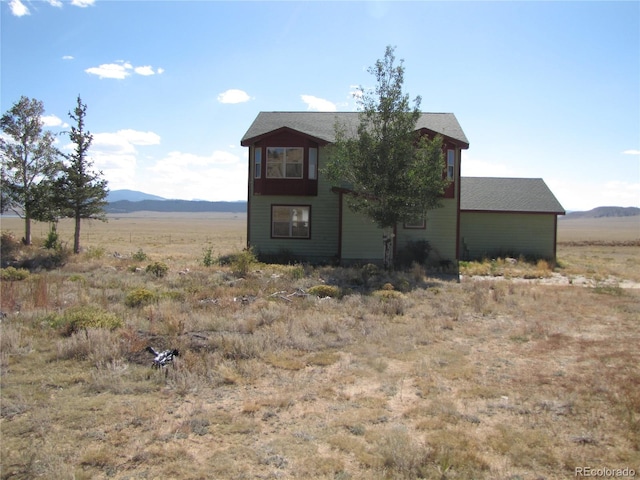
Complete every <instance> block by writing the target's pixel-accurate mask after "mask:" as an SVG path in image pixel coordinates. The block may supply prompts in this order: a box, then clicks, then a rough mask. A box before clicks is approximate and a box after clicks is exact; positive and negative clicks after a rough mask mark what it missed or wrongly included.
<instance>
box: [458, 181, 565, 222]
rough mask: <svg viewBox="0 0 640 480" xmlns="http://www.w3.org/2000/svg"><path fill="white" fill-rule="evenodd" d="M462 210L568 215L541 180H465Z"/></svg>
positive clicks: (462, 193)
mask: <svg viewBox="0 0 640 480" xmlns="http://www.w3.org/2000/svg"><path fill="white" fill-rule="evenodd" d="M460 210H466V211H492V212H522V213H554V214H558V215H564V214H565V211H564V208H562V205H560V202H558V200H557V199H556V197H555V196H554V195H553V193H552V192H551V190H550V189H549V187H547V184H546V183H544V180H542V179H541V178H496V177H462V178H461V184H460Z"/></svg>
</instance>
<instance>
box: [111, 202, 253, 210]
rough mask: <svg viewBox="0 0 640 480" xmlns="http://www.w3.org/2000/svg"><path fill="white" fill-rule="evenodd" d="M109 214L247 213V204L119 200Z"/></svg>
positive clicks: (113, 203)
mask: <svg viewBox="0 0 640 480" xmlns="http://www.w3.org/2000/svg"><path fill="white" fill-rule="evenodd" d="M105 211H106V212H107V213H131V212H141V211H145V212H231V213H245V212H246V211H247V202H205V201H191V202H190V201H188V200H141V201H138V202H131V201H129V200H119V201H117V202H110V203H109V204H108V205H107V206H106V207H105Z"/></svg>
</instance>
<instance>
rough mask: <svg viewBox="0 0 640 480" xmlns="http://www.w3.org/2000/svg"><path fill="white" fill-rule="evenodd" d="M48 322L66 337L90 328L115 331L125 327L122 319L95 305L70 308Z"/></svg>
mask: <svg viewBox="0 0 640 480" xmlns="http://www.w3.org/2000/svg"><path fill="white" fill-rule="evenodd" d="M48 322H49V324H50V325H51V327H53V328H55V329H57V330H60V332H61V333H62V334H63V335H65V336H70V335H72V334H73V333H75V332H77V331H79V330H86V329H89V328H104V329H108V330H114V329H116V328H120V327H122V326H123V321H122V319H121V318H118V317H117V316H116V315H115V314H113V313H111V312H107V311H106V310H103V309H102V308H100V307H97V306H95V305H82V306H78V307H72V308H69V309H68V310H66V311H65V312H64V313H63V314H62V315H53V316H51V317H49V318H48Z"/></svg>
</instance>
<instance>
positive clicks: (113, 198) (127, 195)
mask: <svg viewBox="0 0 640 480" xmlns="http://www.w3.org/2000/svg"><path fill="white" fill-rule="evenodd" d="M120 200H129V201H130V202H139V201H141V200H165V199H164V198H162V197H158V196H157V195H149V194H148V193H143V192H137V191H135V190H112V191H110V192H109V195H107V202H109V203H112V202H119V201H120Z"/></svg>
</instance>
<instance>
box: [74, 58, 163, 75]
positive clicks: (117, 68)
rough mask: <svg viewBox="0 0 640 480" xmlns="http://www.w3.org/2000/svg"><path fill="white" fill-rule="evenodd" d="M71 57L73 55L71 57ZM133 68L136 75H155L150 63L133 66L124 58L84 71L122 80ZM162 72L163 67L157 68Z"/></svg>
mask: <svg viewBox="0 0 640 480" xmlns="http://www.w3.org/2000/svg"><path fill="white" fill-rule="evenodd" d="M71 58H73V57H71ZM131 70H133V71H134V72H135V73H137V74H138V75H142V76H145V77H147V76H150V75H155V73H156V72H154V71H153V67H152V66H151V65H144V66H141V67H134V66H133V65H132V64H131V63H130V62H125V61H124V60H117V61H116V62H114V63H103V64H102V65H100V66H98V67H91V68H87V69H86V70H85V72H87V73H88V74H91V75H97V76H98V77H99V78H115V79H116V80H123V79H125V78H127V77H128V76H129V75H131ZM162 72H164V69H163V68H158V73H162Z"/></svg>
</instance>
